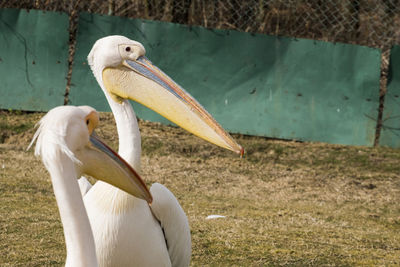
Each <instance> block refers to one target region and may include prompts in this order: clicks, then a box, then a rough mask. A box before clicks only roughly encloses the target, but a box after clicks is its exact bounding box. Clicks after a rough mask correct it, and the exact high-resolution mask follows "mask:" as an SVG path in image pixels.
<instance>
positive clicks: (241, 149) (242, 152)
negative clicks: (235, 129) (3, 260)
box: [239, 145, 244, 158]
mask: <svg viewBox="0 0 400 267" xmlns="http://www.w3.org/2000/svg"><path fill="white" fill-rule="evenodd" d="M239 147H240V152H239V153H240V158H243V155H244V148H243V147H242V146H240V145H239Z"/></svg>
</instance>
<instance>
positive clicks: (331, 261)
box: [0, 111, 400, 266]
mask: <svg viewBox="0 0 400 267" xmlns="http://www.w3.org/2000/svg"><path fill="white" fill-rule="evenodd" d="M41 116H43V114H42V113H21V112H15V111H13V112H8V111H7V112H6V111H0V201H1V202H0V203H1V205H0V266H52V265H54V266H59V265H62V264H63V262H64V259H65V247H64V239H63V232H62V226H61V223H60V219H59V215H58V210H57V206H56V202H55V199H54V195H53V191H52V186H51V183H50V179H49V176H48V174H47V172H46V171H45V169H44V167H43V165H42V164H41V162H40V160H38V159H36V158H35V157H34V155H33V151H32V149H31V150H30V151H26V148H27V146H28V144H29V142H30V139H31V138H32V136H33V133H34V128H33V126H34V124H35V123H36V122H37V121H38V120H39V118H40V117H41ZM100 124H101V126H100V128H99V129H98V131H97V132H98V134H99V135H100V136H101V137H103V138H104V139H105V140H106V141H107V143H109V144H111V146H112V147H113V148H117V141H118V140H117V139H118V138H117V135H116V129H115V125H114V120H113V118H112V115H111V114H109V113H102V114H101V122H100ZM140 128H141V132H142V149H143V152H142V154H143V157H142V166H143V167H142V169H143V174H142V176H143V178H144V179H145V180H146V182H147V183H148V184H149V185H150V184H151V183H153V182H160V183H162V184H164V185H166V186H167V187H168V188H169V189H170V190H171V191H172V192H173V193H174V194H175V195H176V196H177V198H178V199H179V201H180V203H181V205H182V206H183V209H184V210H185V211H186V213H187V215H188V217H189V221H190V226H191V232H192V243H193V245H192V249H193V255H192V266H270V265H271V266H275V265H283V266H288V265H295V266H304V265H314V266H339V265H340V266H343V265H345V266H346V265H347V266H348V265H352V266H354V265H362V266H376V265H381V266H388V265H399V264H400V206H399V204H398V203H399V202H400V164H399V163H400V150H395V149H389V148H366V147H354V146H339V145H328V144H321V143H302V142H294V141H281V140H270V139H267V138H261V137H249V136H242V135H235V138H236V140H238V142H239V143H240V144H241V145H243V146H244V147H245V149H246V154H245V157H244V158H242V159H241V158H239V157H238V156H237V155H236V154H234V153H232V152H229V151H225V150H223V149H220V148H218V147H216V146H213V145H211V144H208V143H206V142H205V141H202V140H200V139H199V138H197V137H194V136H192V135H190V134H188V133H186V132H185V131H184V130H182V129H180V128H175V127H170V126H164V125H160V124H157V123H150V122H145V121H140ZM210 214H219V215H224V216H226V218H222V219H215V220H206V219H205V218H206V217H207V216H208V215H210Z"/></svg>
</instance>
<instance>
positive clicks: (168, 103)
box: [103, 56, 244, 155]
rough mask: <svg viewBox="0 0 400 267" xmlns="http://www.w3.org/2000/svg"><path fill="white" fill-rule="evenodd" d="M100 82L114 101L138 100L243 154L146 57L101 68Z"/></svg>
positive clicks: (206, 114) (219, 127) (207, 138)
mask: <svg viewBox="0 0 400 267" xmlns="http://www.w3.org/2000/svg"><path fill="white" fill-rule="evenodd" d="M103 83H104V86H105V88H106V89H107V90H108V92H109V93H110V94H111V96H112V97H113V99H114V100H116V101H121V100H122V99H131V100H134V101H136V102H139V103H141V104H142V105H144V106H146V107H148V108H150V109H152V110H154V111H155V112H157V113H159V114H160V115H161V116H163V117H165V118H167V119H168V120H170V121H172V122H173V123H175V124H177V125H179V126H180V127H182V128H184V129H186V130H187V131H189V132H191V133H193V134H194V135H197V136H198V137H200V138H203V139H205V140H207V141H209V142H211V143H213V144H216V145H218V146H221V147H223V148H226V149H229V150H232V151H234V152H236V153H238V154H240V155H243V153H244V150H243V148H242V147H241V146H240V145H239V144H237V143H236V142H235V140H233V138H232V137H231V136H230V135H229V133H227V132H226V131H225V130H224V129H223V128H222V127H221V125H219V124H218V122H217V121H216V120H215V119H214V118H213V117H212V116H211V115H210V114H209V113H208V112H207V111H206V110H205V109H204V108H203V107H202V106H201V105H200V104H199V102H197V101H196V100H195V99H194V98H193V97H192V96H191V95H190V94H189V93H187V92H186V91H185V90H184V89H183V88H181V87H180V86H179V85H178V84H177V83H176V82H174V81H173V80H172V79H171V78H170V77H168V75H166V74H165V73H164V72H163V71H161V70H160V69H159V68H157V67H156V66H154V65H153V64H152V63H151V62H150V60H148V59H147V58H146V57H144V56H140V57H139V58H138V59H137V60H136V61H131V60H125V61H124V62H123V66H120V67H112V68H111V67H109V68H105V69H104V70H103Z"/></svg>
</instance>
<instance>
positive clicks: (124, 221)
mask: <svg viewBox="0 0 400 267" xmlns="http://www.w3.org/2000/svg"><path fill="white" fill-rule="evenodd" d="M145 53H146V52H145V48H144V46H143V45H142V44H141V43H139V42H137V41H134V40H131V39H129V38H127V37H125V36H120V35H112V36H107V37H104V38H101V39H99V40H97V41H96V42H95V44H94V45H93V47H92V49H91V51H90V53H89V55H88V63H89V65H90V68H91V70H92V72H93V75H94V77H95V78H96V80H97V82H98V84H99V86H100V87H101V89H102V90H103V92H104V94H105V96H106V99H107V101H108V104H109V105H110V107H111V110H112V112H113V114H114V118H115V121H116V125H117V132H118V137H119V149H118V153H119V154H120V155H121V157H123V158H124V159H125V160H126V161H127V162H128V163H129V164H131V166H132V167H133V168H134V169H135V170H137V171H139V172H140V171H141V165H140V156H141V138H140V132H139V127H138V122H137V118H136V115H135V112H134V110H133V108H132V106H131V104H130V103H129V101H128V100H133V101H136V102H138V103H141V104H143V105H144V106H147V107H148V108H150V109H152V110H154V111H156V112H157V113H159V114H160V115H162V116H163V117H165V118H167V119H169V120H170V121H172V122H174V123H175V124H177V125H178V126H180V127H182V128H184V129H186V130H187V131H189V132H191V133H193V134H195V135H197V136H199V137H200V138H202V139H204V140H206V141H209V142H211V143H213V144H216V145H218V146H220V147H223V148H226V149H229V150H232V151H234V152H236V153H239V154H240V155H243V153H244V150H243V148H242V147H241V146H240V145H239V144H237V143H236V141H235V140H234V139H233V138H232V137H231V136H230V135H229V134H228V133H227V132H226V131H225V130H224V129H223V128H222V127H221V126H220V125H219V124H218V123H217V122H216V120H215V119H214V118H213V117H212V116H211V115H210V114H209V113H208V112H207V111H206V110H205V109H204V108H203V107H202V106H201V105H200V104H199V102H198V101H196V100H195V99H194V98H193V97H192V96H191V95H190V94H189V93H187V92H186V91H185V90H184V89H183V88H182V87H180V86H179V85H178V84H177V83H176V82H175V81H173V80H172V79H171V78H170V77H169V76H168V75H166V74H165V73H164V72H163V71H162V70H160V69H159V68H158V67H156V66H155V65H153V64H152V62H151V61H150V60H149V59H148V58H147V57H146V56H145ZM81 179H84V178H81ZM82 184H84V183H83V182H82ZM85 191H86V194H85V195H84V203H85V207H86V209H87V211H88V216H89V220H90V223H91V225H92V229H93V234H94V238H95V243H96V251H97V255H98V260H99V264H100V266H188V265H189V264H190V258H191V236H190V228H189V222H188V219H187V216H186V214H185V212H184V211H183V209H182V207H181V206H180V204H179V202H178V200H177V199H176V197H175V196H174V194H173V193H172V192H171V191H169V190H168V189H167V188H166V187H165V186H163V185H161V184H159V183H154V184H153V185H152V186H151V187H150V192H151V194H152V196H153V202H152V205H151V206H149V205H147V204H146V202H145V201H143V200H141V199H138V198H135V197H132V196H130V195H128V194H126V193H125V192H123V191H121V190H119V189H116V188H114V187H112V186H110V185H108V184H106V183H103V182H101V181H98V182H96V183H95V184H94V185H93V186H92V187H91V188H90V189H87V188H86V189H84V190H83V192H85ZM138 255H141V257H137V256H138Z"/></svg>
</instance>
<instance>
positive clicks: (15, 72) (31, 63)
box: [0, 9, 69, 111]
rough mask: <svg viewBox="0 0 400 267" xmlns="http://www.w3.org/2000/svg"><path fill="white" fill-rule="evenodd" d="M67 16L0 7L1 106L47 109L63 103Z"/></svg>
mask: <svg viewBox="0 0 400 267" xmlns="http://www.w3.org/2000/svg"><path fill="white" fill-rule="evenodd" d="M68 36H69V34H68V16H67V15H66V14H61V13H55V12H42V11H37V10H30V11H29V12H27V11H26V10H19V9H0V81H1V85H0V95H1V97H0V108H1V109H22V110H36V111H47V110H49V109H50V108H52V107H55V106H58V105H62V104H63V103H64V93H65V86H66V76H67V72H68V38H69V37H68Z"/></svg>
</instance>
